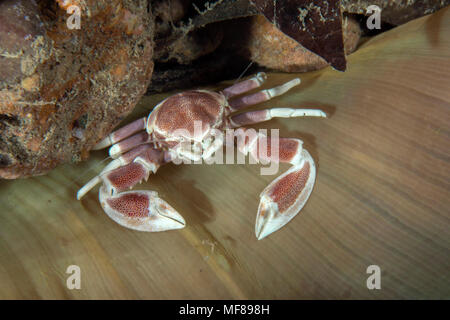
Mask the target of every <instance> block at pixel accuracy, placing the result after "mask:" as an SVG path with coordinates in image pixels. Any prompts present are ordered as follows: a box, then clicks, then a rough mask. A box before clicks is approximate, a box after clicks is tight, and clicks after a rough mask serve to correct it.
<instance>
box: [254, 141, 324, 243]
mask: <svg viewBox="0 0 450 320" xmlns="http://www.w3.org/2000/svg"><path fill="white" fill-rule="evenodd" d="M315 177H316V168H315V165H314V160H313V159H312V157H311V155H310V154H309V153H308V151H306V150H304V149H303V150H302V152H301V160H300V161H299V163H298V164H295V165H294V166H293V167H291V168H290V169H289V170H288V171H286V172H285V173H284V174H282V175H281V176H279V177H278V178H277V179H275V180H274V181H272V182H271V183H270V184H269V185H268V186H267V187H266V188H265V189H264V190H263V192H262V193H261V195H260V198H261V201H260V203H259V208H258V214H257V216H256V225H255V233H256V237H257V238H258V240H261V239H263V238H265V237H267V236H268V235H269V234H271V233H272V232H275V231H277V230H278V229H280V228H281V227H283V226H284V225H285V224H286V223H288V222H289V221H290V220H291V219H292V218H294V217H295V216H296V215H297V213H298V212H299V211H300V210H301V209H302V208H303V206H304V205H305V203H306V201H307V200H308V198H309V195H310V194H311V191H312V189H313V186H314V181H315Z"/></svg>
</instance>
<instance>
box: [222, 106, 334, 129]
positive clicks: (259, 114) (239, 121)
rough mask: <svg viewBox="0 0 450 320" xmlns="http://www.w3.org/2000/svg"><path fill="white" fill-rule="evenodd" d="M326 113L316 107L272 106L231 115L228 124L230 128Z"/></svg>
mask: <svg viewBox="0 0 450 320" xmlns="http://www.w3.org/2000/svg"><path fill="white" fill-rule="evenodd" d="M326 116H327V115H326V113H325V112H323V111H322V110H318V109H292V108H272V109H265V110H257V111H249V112H244V113H241V114H238V115H234V116H231V117H230V118H229V119H230V124H231V127H232V128H237V127H241V126H243V125H248V124H254V123H259V122H263V121H267V120H270V119H272V118H291V117H324V118H326Z"/></svg>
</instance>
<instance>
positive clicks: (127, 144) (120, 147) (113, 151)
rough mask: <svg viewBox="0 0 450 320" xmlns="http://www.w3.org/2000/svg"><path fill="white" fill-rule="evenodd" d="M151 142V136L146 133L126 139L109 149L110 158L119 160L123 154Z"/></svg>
mask: <svg viewBox="0 0 450 320" xmlns="http://www.w3.org/2000/svg"><path fill="white" fill-rule="evenodd" d="M148 142H150V136H149V134H148V133H147V132H146V131H142V132H139V133H136V134H135V135H133V136H131V137H129V138H126V139H124V140H122V141H120V142H118V143H116V144H113V145H112V147H111V148H109V156H110V157H111V158H112V159H116V158H118V157H119V156H120V155H121V154H122V153H124V152H127V151H128V150H131V149H133V148H135V147H137V146H139V145H142V144H145V143H148Z"/></svg>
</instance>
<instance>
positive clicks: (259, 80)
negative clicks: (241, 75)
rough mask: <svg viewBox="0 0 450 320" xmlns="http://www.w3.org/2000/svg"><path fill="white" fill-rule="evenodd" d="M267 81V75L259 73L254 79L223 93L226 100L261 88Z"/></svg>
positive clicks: (237, 84) (239, 83)
mask: <svg viewBox="0 0 450 320" xmlns="http://www.w3.org/2000/svg"><path fill="white" fill-rule="evenodd" d="M266 79H267V76H266V74H265V73H264V72H259V73H257V74H256V76H254V77H253V78H250V79H248V80H245V81H242V82H238V83H236V84H234V85H232V86H231V87H228V88H226V89H224V90H223V91H222V93H223V94H224V96H225V97H226V98H231V97H234V96H237V95H239V94H241V93H244V92H247V91H250V90H252V89H255V88H258V87H260V86H261V85H262V84H263V83H264V81H265V80H266Z"/></svg>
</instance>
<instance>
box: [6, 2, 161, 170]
mask: <svg viewBox="0 0 450 320" xmlns="http://www.w3.org/2000/svg"><path fill="white" fill-rule="evenodd" d="M36 3H37V4H36ZM70 5H78V6H79V8H80V10H81V17H80V18H81V19H80V27H81V28H80V29H69V28H68V25H67V19H68V18H69V17H70V14H68V13H67V12H66V11H65V9H67V8H68V7H69V6H70ZM152 32H153V23H152V21H151V17H150V15H149V14H148V11H147V1H146V0H139V1H135V0H102V1H95V0H86V1H74V0H73V1H68V0H66V1H60V0H58V1H52V0H42V1H39V2H35V1H27V0H16V1H13V0H6V1H2V2H0V137H1V139H0V177H2V178H8V179H11V178H18V177H25V176H30V175H37V174H43V173H45V172H47V171H48V170H50V169H52V168H54V167H55V166H56V165H58V164H60V163H62V162H67V161H79V160H81V159H84V158H86V157H87V155H88V151H89V150H90V148H92V146H93V145H95V143H96V142H98V141H99V140H100V139H101V138H102V137H104V136H105V135H106V134H107V133H108V132H110V131H111V130H112V129H113V128H114V127H115V126H116V125H117V124H118V123H119V122H120V120H121V119H123V118H124V117H125V116H126V115H127V114H128V113H129V112H131V110H132V109H133V107H134V106H135V105H136V103H137V101H138V99H139V98H140V97H141V95H142V94H143V93H144V92H145V90H146V88H147V86H148V84H149V81H150V77H151V74H152V70H153V62H152V55H153V43H152Z"/></svg>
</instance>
